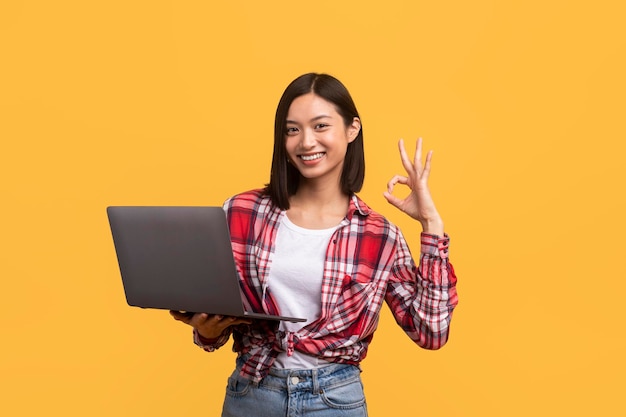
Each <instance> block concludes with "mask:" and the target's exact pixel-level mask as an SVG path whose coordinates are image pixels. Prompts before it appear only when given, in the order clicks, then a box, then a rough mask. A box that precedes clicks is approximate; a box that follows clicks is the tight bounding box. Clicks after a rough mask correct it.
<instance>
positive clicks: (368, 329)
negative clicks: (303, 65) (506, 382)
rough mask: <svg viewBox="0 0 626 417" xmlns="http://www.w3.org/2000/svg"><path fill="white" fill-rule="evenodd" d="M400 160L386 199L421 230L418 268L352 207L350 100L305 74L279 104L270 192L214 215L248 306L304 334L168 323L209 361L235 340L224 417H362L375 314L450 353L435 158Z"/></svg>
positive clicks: (449, 298) (452, 282) (325, 80)
mask: <svg viewBox="0 0 626 417" xmlns="http://www.w3.org/2000/svg"><path fill="white" fill-rule="evenodd" d="M399 148H400V157H401V160H402V164H403V166H404V168H405V170H406V171H407V175H406V176H402V175H396V176H394V177H393V178H392V179H391V180H390V181H389V183H388V185H387V190H386V192H385V193H384V195H385V197H386V199H387V200H388V201H389V203H391V204H392V205H394V206H395V207H397V208H398V209H400V210H402V211H403V212H405V213H406V214H408V215H409V216H411V217H412V218H413V219H415V220H417V221H418V222H419V223H420V224H421V226H422V235H421V255H420V260H419V264H418V265H416V264H415V262H414V261H413V259H412V257H411V254H410V252H409V248H408V246H407V244H406V241H405V239H404V237H403V236H402V234H401V232H400V230H399V229H398V228H397V227H396V226H394V225H393V224H391V223H390V222H388V221H387V220H386V219H385V218H384V217H383V216H381V215H380V214H378V213H376V212H374V211H372V210H371V209H370V208H369V207H368V206H367V205H366V204H365V203H364V202H363V201H362V200H360V199H359V197H357V196H356V194H355V193H356V192H358V191H359V190H360V189H361V186H362V184H363V178H364V172H365V169H364V155H363V129H362V127H361V119H360V117H359V114H358V112H357V110H356V107H355V105H354V103H353V101H352V98H351V97H350V94H349V93H348V90H347V89H346V88H345V87H344V86H343V84H342V83H341V82H339V81H338V80H337V79H335V78H333V77H331V76H329V75H326V74H305V75H302V76H300V77H298V78H297V79H295V80H294V81H293V82H292V83H291V84H290V85H289V86H288V87H287V89H286V90H285V92H284V93H283V96H282V98H281V99H280V102H279V104H278V109H277V111H276V120H275V132H274V155H273V160H272V168H271V176H270V182H269V184H268V185H267V186H266V187H265V188H264V189H259V190H253V191H249V192H245V193H242V194H239V195H236V196H234V197H232V198H231V199H229V200H228V201H227V202H226V203H225V205H224V208H225V210H226V212H227V217H228V221H229V227H230V232H231V240H232V246H233V251H234V255H235V260H236V263H237V266H238V271H239V275H240V279H241V284H242V289H243V297H244V299H245V303H246V304H248V307H249V308H250V309H251V310H252V311H259V312H265V313H270V314H281V315H286V316H292V317H306V318H307V322H306V323H289V322H281V323H277V322H268V321H259V320H254V321H250V320H248V319H242V318H238V317H224V316H216V315H208V314H203V313H198V314H195V315H194V316H193V317H187V316H185V315H184V314H182V313H179V312H174V311H173V312H171V313H172V315H173V316H174V318H175V319H177V320H180V321H183V322H185V323H186V324H189V325H191V326H192V327H193V329H194V340H195V343H196V344H198V345H199V346H201V347H202V348H204V349H205V350H206V351H213V350H215V349H217V348H219V347H221V346H223V345H224V344H225V343H226V342H227V341H228V339H229V338H230V336H231V335H232V336H233V339H234V345H233V349H234V350H235V351H236V352H237V353H238V356H237V362H236V369H235V371H234V372H233V374H232V375H231V377H230V378H229V380H228V386H227V391H226V399H225V401H224V406H223V414H222V416H224V417H235V416H242V417H250V416H256V417H263V416H272V417H275V416H288V415H289V416H290V415H295V414H292V413H293V412H294V411H295V410H297V415H306V416H317V417H325V416H339V415H341V416H366V415H367V408H366V404H365V398H364V396H363V387H362V384H361V379H360V368H359V363H360V361H361V360H362V359H363V358H365V355H366V354H367V348H368V346H369V343H370V342H371V340H372V337H373V334H374V330H376V327H377V325H378V320H379V316H380V309H381V307H382V304H383V302H386V303H387V305H388V306H389V308H390V309H391V312H392V313H393V315H394V317H395V319H396V321H397V323H398V324H399V325H400V326H401V327H402V329H403V330H404V331H405V332H406V333H407V335H408V336H409V337H410V338H411V339H412V340H414V341H415V343H416V344H418V345H419V346H421V347H423V348H426V349H438V348H440V347H441V346H443V345H444V344H445V343H446V341H447V339H448V332H449V328H450V319H451V315H452V311H453V309H454V307H455V306H456V304H457V293H456V277H455V275H454V271H453V269H452V265H451V264H450V263H449V261H448V244H449V238H448V236H447V235H445V234H444V229H443V221H442V219H441V217H440V216H439V214H438V212H437V209H436V208H435V205H434V203H433V200H432V198H431V195H430V192H429V189H428V184H427V181H428V176H429V174H430V167H431V157H432V152H429V153H428V154H427V156H426V159H425V163H424V164H422V142H421V140H419V141H418V142H417V148H416V152H415V156H414V158H413V159H412V160H411V159H410V158H409V156H408V155H407V153H406V151H405V148H404V144H403V142H402V141H400V143H399ZM396 184H401V185H405V186H407V187H408V188H409V189H410V193H409V195H408V196H407V197H406V198H404V199H399V198H397V197H395V196H394V195H392V191H393V189H394V186H395V185H396Z"/></svg>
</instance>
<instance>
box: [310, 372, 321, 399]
mask: <svg viewBox="0 0 626 417" xmlns="http://www.w3.org/2000/svg"><path fill="white" fill-rule="evenodd" d="M317 371H318V370H317V368H315V369H313V370H312V372H311V376H312V379H313V395H319V394H320V393H321V391H320V382H319V380H318V379H317Z"/></svg>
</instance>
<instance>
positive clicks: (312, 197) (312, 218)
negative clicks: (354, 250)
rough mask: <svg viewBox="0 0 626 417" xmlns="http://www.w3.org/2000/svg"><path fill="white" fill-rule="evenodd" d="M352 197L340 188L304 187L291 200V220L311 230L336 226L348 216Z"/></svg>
mask: <svg viewBox="0 0 626 417" xmlns="http://www.w3.org/2000/svg"><path fill="white" fill-rule="evenodd" d="M349 206H350V197H349V196H348V195H346V194H344V193H342V192H341V189H340V188H339V187H331V188H320V187H310V186H306V185H305V186H302V184H301V185H300V186H299V187H298V191H296V193H295V194H294V195H292V196H291V197H290V198H289V210H287V215H288V216H289V220H291V221H292V222H293V223H295V224H297V225H298V226H302V227H305V228H309V229H324V228H328V227H332V226H336V225H337V224H339V222H340V221H341V220H342V219H343V218H344V217H345V216H346V213H347V212H348V207H349Z"/></svg>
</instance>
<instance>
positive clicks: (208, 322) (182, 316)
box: [170, 310, 252, 339]
mask: <svg viewBox="0 0 626 417" xmlns="http://www.w3.org/2000/svg"><path fill="white" fill-rule="evenodd" d="M170 314H171V315H172V317H174V319H176V320H178V321H182V322H183V323H185V324H188V325H190V326H191V327H193V328H194V329H196V331H197V332H198V334H200V336H202V337H204V338H205V339H217V338H218V337H220V336H221V335H222V333H224V330H226V329H227V328H228V327H230V326H234V325H237V324H250V323H251V322H252V321H251V320H250V319H245V318H242V317H233V316H223V315H220V314H207V313H195V314H194V315H189V314H188V313H185V312H182V311H176V310H170Z"/></svg>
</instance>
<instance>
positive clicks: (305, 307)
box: [269, 215, 339, 369]
mask: <svg viewBox="0 0 626 417" xmlns="http://www.w3.org/2000/svg"><path fill="white" fill-rule="evenodd" d="M337 227H339V225H337V226H335V227H331V228H329V229H321V230H317V229H305V228H303V227H300V226H297V225H295V224H293V223H292V222H291V221H290V220H289V218H288V217H287V215H284V216H282V223H281V226H280V227H279V228H278V234H277V235H276V243H275V252H274V258H273V260H272V266H271V268H270V275H269V287H270V288H271V290H272V293H273V294H274V297H275V299H276V302H277V304H278V308H279V309H280V313H281V315H284V316H291V317H304V318H306V319H307V321H306V322H305V323H291V322H287V321H282V322H281V325H280V330H284V331H289V332H295V331H297V330H299V329H300V328H302V327H303V326H305V325H306V324H308V323H310V322H312V321H314V320H316V319H317V318H318V317H319V316H320V314H321V310H322V277H323V274H324V261H325V259H326V250H327V249H328V242H329V240H330V237H331V236H332V234H333V233H334V232H335V230H336V229H337ZM327 364H328V362H327V361H325V360H323V359H318V358H316V357H314V356H310V355H306V354H304V353H301V352H298V351H294V353H293V355H292V356H287V353H285V352H283V353H281V354H279V355H278V357H277V358H276V361H275V362H274V366H276V367H278V368H285V369H310V368H317V367H319V366H324V365H327Z"/></svg>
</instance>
